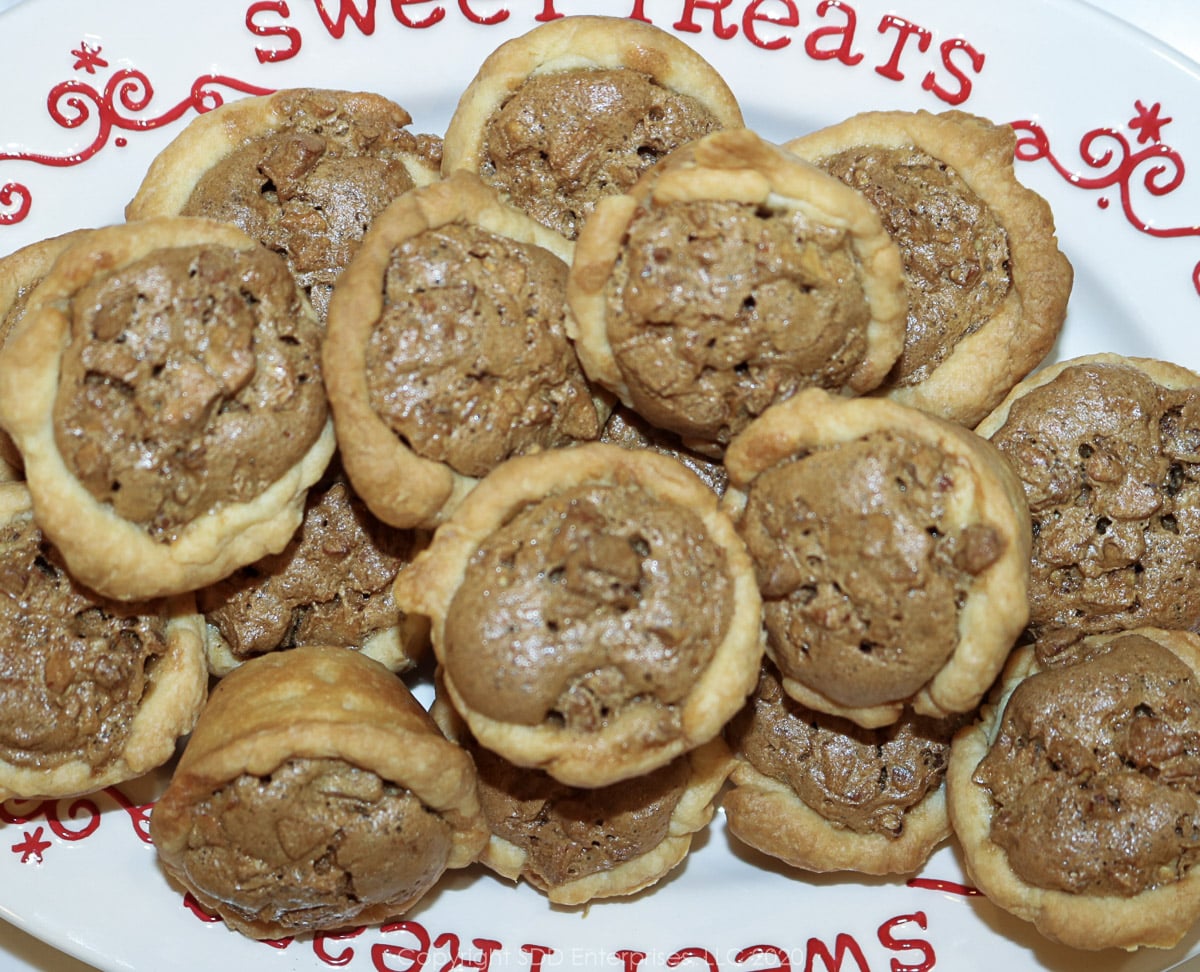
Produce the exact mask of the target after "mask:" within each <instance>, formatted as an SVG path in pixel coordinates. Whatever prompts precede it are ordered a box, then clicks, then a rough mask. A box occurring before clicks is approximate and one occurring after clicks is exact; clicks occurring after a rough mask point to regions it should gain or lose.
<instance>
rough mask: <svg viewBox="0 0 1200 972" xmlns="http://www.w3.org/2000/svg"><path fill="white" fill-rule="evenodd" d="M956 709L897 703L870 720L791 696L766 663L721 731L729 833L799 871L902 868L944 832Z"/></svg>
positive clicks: (915, 863) (922, 856) (918, 859)
mask: <svg viewBox="0 0 1200 972" xmlns="http://www.w3.org/2000/svg"><path fill="white" fill-rule="evenodd" d="M960 722H961V719H959V718H952V719H931V718H928V717H925V716H916V715H914V714H912V713H911V712H909V713H905V715H904V716H902V717H901V718H900V720H898V721H897V722H894V723H892V724H891V725H890V726H886V727H883V728H879V729H863V728H862V727H860V726H858V725H856V724H855V723H853V722H850V721H848V720H846V719H840V718H838V717H836V716H830V715H826V714H824V713H821V712H817V711H815V710H813V709H809V708H807V707H806V706H803V705H801V704H800V703H798V702H796V701H795V700H794V699H791V698H789V697H788V696H787V694H786V693H785V692H784V691H783V688H782V686H781V685H780V680H779V675H778V672H776V671H775V670H774V666H773V665H771V664H769V663H767V664H764V666H763V673H762V676H761V677H760V679H759V684H758V688H757V689H756V690H755V692H754V694H753V695H752V696H751V698H750V701H749V702H748V703H747V705H746V708H745V709H743V710H742V711H741V712H740V713H738V715H736V716H734V718H733V719H732V720H731V722H730V724H729V726H728V727H727V728H726V731H725V735H726V738H727V740H728V741H729V743H730V745H731V746H732V747H733V750H734V757H735V761H734V768H733V772H732V776H731V779H732V782H733V786H732V788H731V789H730V790H729V791H728V792H727V793H726V794H725V795H724V797H723V798H722V800H721V806H722V808H723V809H724V811H725V819H726V826H727V828H728V830H729V832H730V833H731V834H733V835H734V836H735V837H737V838H738V839H739V840H741V841H743V842H744V843H747V844H749V845H750V846H751V847H754V848H756V849H757V850H759V851H762V852H763V853H764V854H768V855H770V856H771V857H774V858H777V859H779V860H781V861H783V862H785V863H786V864H788V865H790V866H792V867H797V868H802V869H804V870H807V871H817V872H826V871H852V872H857V873H860V874H907V873H912V872H913V871H916V870H918V869H919V868H920V867H921V865H923V864H924V863H925V861H926V860H927V859H928V858H929V855H930V854H931V853H932V852H933V851H934V849H935V848H936V847H937V846H938V844H940V843H941V842H942V841H944V840H945V839H946V838H947V837H949V836H950V818H949V817H948V816H947V814H946V795H945V786H944V785H943V784H944V781H945V772H946V763H947V761H948V760H949V756H950V738H951V736H952V735H953V733H954V730H955V728H957V726H958V725H959V724H960Z"/></svg>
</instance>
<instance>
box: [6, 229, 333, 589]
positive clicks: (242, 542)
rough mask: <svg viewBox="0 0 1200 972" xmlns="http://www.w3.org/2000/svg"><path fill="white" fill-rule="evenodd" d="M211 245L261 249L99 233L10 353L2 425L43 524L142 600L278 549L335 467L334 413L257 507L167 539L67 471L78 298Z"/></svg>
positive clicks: (85, 577) (67, 253)
mask: <svg viewBox="0 0 1200 972" xmlns="http://www.w3.org/2000/svg"><path fill="white" fill-rule="evenodd" d="M189 244H204V245H217V246H226V247H230V248H233V249H235V250H236V249H243V250H244V249H251V248H257V247H259V244H258V243H257V242H255V241H254V240H252V239H250V237H248V236H246V235H245V234H244V233H242V232H241V231H240V230H238V229H237V228H236V227H233V226H230V225H226V224H221V223H215V222H211V221H208V220H199V219H188V218H185V217H164V218H161V219H156V220H148V221H144V222H141V223H138V224H123V225H117V226H112V227H106V228H104V229H98V230H94V231H91V232H90V233H88V234H87V235H86V236H83V237H81V238H80V239H79V240H78V241H77V242H75V243H73V244H72V245H71V246H68V247H67V248H66V249H65V250H64V251H63V253H62V254H61V255H60V257H59V258H58V260H57V261H56V263H55V265H54V268H53V270H52V272H51V273H49V274H48V275H47V276H46V277H45V278H44V279H43V281H42V283H41V284H40V285H39V286H38V288H37V290H36V291H35V293H34V295H33V297H34V299H33V300H32V301H31V303H30V305H29V307H28V308H27V310H26V313H25V315H24V316H23V317H22V319H21V321H20V322H19V324H18V326H17V327H16V329H15V330H14V332H13V333H12V334H11V335H10V337H9V341H8V343H7V344H6V345H5V347H4V349H3V351H2V352H0V422H2V424H3V425H4V427H5V429H6V430H7V431H8V433H9V434H10V435H11V436H12V437H13V440H14V441H15V442H16V444H17V446H18V448H19V449H20V451H21V455H22V458H23V460H24V465H25V476H26V480H27V481H28V484H29V489H30V492H31V494H32V496H33V505H34V509H35V511H36V514H37V519H38V523H39V525H40V526H41V528H42V530H43V532H44V533H45V534H46V536H47V538H49V540H50V541H51V542H52V543H53V544H54V545H55V546H56V547H57V548H58V550H59V551H60V552H61V553H62V555H63V557H64V559H65V560H66V562H67V565H68V567H69V568H70V569H71V572H72V573H73V574H74V575H75V576H76V577H77V578H78V579H79V580H80V581H82V582H83V583H85V584H87V585H88V586H90V587H92V588H93V589H94V590H96V591H98V592H99V593H101V594H104V595H106V596H109V597H114V598H120V599H125V600H137V599H144V598H151V597H159V596H166V595H171V594H177V593H181V592H185V591H192V590H196V589H197V588H199V587H202V586H204V585H205V584H208V583H211V582H212V581H215V580H217V579H219V578H220V577H223V576H225V575H226V574H228V573H229V572H231V571H232V570H234V569H235V568H237V567H239V566H242V565H244V564H247V563H251V562H253V561H255V560H257V559H258V558H259V557H261V556H263V555H264V554H267V553H273V552H278V550H280V549H282V547H283V546H284V545H285V544H286V543H287V541H288V539H289V538H290V537H291V535H292V534H293V533H294V532H295V530H296V527H297V526H298V525H299V523H300V519H301V515H302V511H303V505H304V497H305V494H306V492H307V490H308V487H309V486H310V485H312V484H313V483H314V482H316V481H317V480H318V479H319V478H320V476H321V474H322V472H323V471H324V470H325V467H326V465H327V464H328V462H329V459H330V456H331V455H332V454H333V449H334V433H333V422H332V420H331V419H330V420H327V421H326V423H325V428H324V431H323V432H322V434H321V435H320V436H319V437H318V439H317V440H316V441H315V442H313V443H312V444H311V445H310V446H309V448H308V450H307V452H306V453H305V454H304V456H303V458H302V459H301V460H300V461H298V462H297V463H295V464H294V465H293V466H292V467H291V469H290V470H289V471H288V472H287V473H286V474H285V475H283V476H281V477H280V478H278V479H277V480H276V481H275V482H274V483H272V484H271V485H270V486H269V487H268V488H267V489H266V490H264V491H263V492H262V493H260V494H259V495H258V496H257V497H255V498H254V499H252V500H250V501H247V502H234V503H228V504H226V505H224V506H223V507H221V508H219V509H215V510H213V511H211V512H210V513H209V514H207V515H205V516H202V517H200V518H198V519H196V520H194V521H193V522H191V523H190V524H188V525H187V526H186V527H185V528H183V529H182V530H181V531H180V534H179V536H178V538H177V539H176V540H174V541H172V542H170V543H159V542H157V541H156V540H154V539H153V538H151V536H150V535H149V534H148V533H147V532H146V531H145V530H144V529H143V528H142V527H141V526H140V525H138V524H135V523H133V522H130V521H128V520H125V519H122V518H121V517H119V516H118V515H117V514H116V513H115V512H114V511H113V510H112V509H111V508H110V507H109V506H107V505H104V504H101V503H100V502H98V501H97V500H96V499H95V498H94V497H93V496H92V494H91V493H90V492H89V491H88V490H87V489H86V488H85V487H84V486H83V484H82V483H81V482H80V481H79V480H78V479H77V478H76V477H75V476H74V475H73V474H72V473H71V472H70V471H69V469H68V468H67V465H66V462H65V460H64V457H63V455H62V453H61V452H60V450H59V447H58V444H57V442H56V437H55V427H54V426H55V423H54V405H55V398H56V395H57V393H58V388H59V379H60V368H61V361H62V358H63V353H64V349H65V348H66V346H67V344H68V342H69V340H70V337H71V335H70V327H71V323H70V322H71V316H70V302H71V299H72V297H73V295H74V294H76V293H77V292H78V291H79V290H80V289H81V288H82V287H84V286H85V285H86V284H87V283H88V282H89V281H91V280H92V279H93V277H94V276H95V275H97V274H102V273H108V272H111V271H112V270H113V269H114V268H117V267H121V266H125V265H127V264H129V263H131V262H133V261H135V260H137V259H139V258H140V257H142V256H144V255H146V254H148V253H152V252H154V251H155V250H157V249H161V248H170V247H175V246H184V245H189Z"/></svg>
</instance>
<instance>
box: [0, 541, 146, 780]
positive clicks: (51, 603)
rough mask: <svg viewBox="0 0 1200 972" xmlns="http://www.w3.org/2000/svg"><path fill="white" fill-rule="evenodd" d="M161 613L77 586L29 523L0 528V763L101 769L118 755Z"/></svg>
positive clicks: (133, 713)
mask: <svg viewBox="0 0 1200 972" xmlns="http://www.w3.org/2000/svg"><path fill="white" fill-rule="evenodd" d="M158 606H159V605H157V604H154V603H151V604H141V605H132V604H117V603H109V602H107V601H104V600H101V599H99V598H98V597H97V596H96V595H94V594H92V593H91V592H90V591H88V590H86V589H85V588H83V587H81V586H80V585H78V584H76V583H75V582H74V581H72V580H71V578H70V577H69V576H68V575H67V573H66V570H65V568H64V567H63V565H62V563H61V562H60V561H59V558H58V557H57V555H56V553H55V551H54V550H53V548H51V547H50V546H49V544H47V543H46V542H45V541H44V539H43V538H42V534H41V531H40V530H38V528H37V527H36V526H35V525H34V523H33V521H32V519H14V520H13V521H10V522H9V523H7V524H4V525H3V526H2V527H0V631H3V638H2V639H0V759H3V760H4V761H5V762H7V763H10V764H12V765H14V766H22V767H28V768H32V769H38V770H43V769H53V768H55V767H58V766H61V765H63V764H65V763H68V762H71V761H73V760H81V761H83V762H85V763H86V764H88V765H89V766H91V767H93V768H97V769H98V768H102V767H104V766H105V765H107V764H109V763H111V762H112V761H113V760H114V759H115V758H116V757H117V756H119V755H120V753H121V752H122V750H123V749H124V746H125V743H126V740H127V739H128V738H129V729H130V725H131V723H132V722H133V719H134V717H135V716H136V715H137V712H138V710H139V708H140V707H141V704H142V700H143V698H144V697H145V694H146V692H147V691H148V690H149V687H150V686H149V675H150V671H151V668H152V666H153V665H154V663H155V659H157V658H158V657H160V656H162V655H165V654H166V653H167V651H168V645H167V617H166V614H165V612H164V611H162V610H156V607H158ZM139 612H141V613H139Z"/></svg>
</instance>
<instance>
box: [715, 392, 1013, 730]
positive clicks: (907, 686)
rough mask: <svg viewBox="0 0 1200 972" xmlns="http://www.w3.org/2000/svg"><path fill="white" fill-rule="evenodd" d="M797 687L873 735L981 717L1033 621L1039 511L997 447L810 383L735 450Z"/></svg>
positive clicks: (775, 619) (774, 652) (771, 605)
mask: <svg viewBox="0 0 1200 972" xmlns="http://www.w3.org/2000/svg"><path fill="white" fill-rule="evenodd" d="M725 465H726V468H727V470H728V471H729V479H730V487H729V490H728V491H727V492H726V494H725V497H724V503H725V506H726V509H727V510H728V511H729V512H730V513H731V514H732V515H733V516H734V518H735V521H736V523H737V528H738V532H739V534H740V535H741V536H742V537H743V539H744V540H745V541H746V545H747V547H748V548H749V550H750V555H751V558H752V560H753V561H754V564H755V570H756V572H757V576H758V585H759V589H760V591H761V592H762V595H763V616H764V618H765V621H766V628H767V653H768V654H769V655H770V657H771V659H772V660H773V661H774V662H775V663H776V665H777V666H778V667H779V670H780V672H781V674H782V676H783V687H784V690H785V691H786V692H787V693H788V694H789V695H791V696H793V697H794V698H795V699H796V700H797V701H799V702H802V703H804V704H805V705H807V706H809V707H810V708H814V709H817V710H819V711H822V712H828V713H830V714H832V715H839V716H843V717H845V718H848V719H851V720H853V721H855V722H857V723H858V724H859V725H862V726H864V727H867V728H873V727H878V726H882V725H887V724H889V723H891V722H894V721H895V720H896V719H897V718H899V717H900V715H901V713H902V711H903V710H904V708H905V707H906V706H907V707H911V708H913V709H914V710H915V711H916V712H917V713H918V714H921V715H929V716H935V717H941V716H945V715H948V714H951V713H959V712H967V711H970V710H971V709H973V708H974V707H975V705H977V704H978V702H979V700H980V699H981V698H982V697H983V694H984V693H985V692H986V691H987V689H988V687H989V686H990V685H991V683H992V680H993V679H994V678H995V677H996V675H997V674H998V673H999V671H1000V669H1001V667H1002V666H1003V664H1004V659H1005V658H1006V657H1007V655H1008V653H1009V651H1010V649H1011V648H1012V646H1013V644H1014V642H1015V641H1016V639H1017V637H1018V636H1019V635H1020V633H1021V631H1022V629H1023V628H1024V625H1025V622H1026V620H1027V617H1028V606H1027V602H1026V587H1027V577H1028V573H1029V545H1030V537H1029V530H1030V528H1029V514H1028V511H1027V509H1026V507H1025V499H1024V495H1023V494H1022V492H1021V485H1020V482H1019V481H1018V480H1017V478H1016V476H1015V475H1013V472H1012V470H1011V469H1010V468H1009V467H1008V465H1007V463H1006V462H1005V461H1004V459H1003V457H1002V456H1001V455H1000V454H999V453H998V452H997V451H996V450H995V449H994V448H993V447H992V446H991V445H989V443H988V442H987V441H986V440H985V439H983V438H981V437H980V436H977V435H976V434H975V433H973V432H971V431H970V430H968V429H965V428H963V427H962V426H960V425H956V424H954V423H952V422H948V421H945V420H944V419H939V418H937V417H935V416H932V415H929V414H927V413H924V412H921V411H918V410H917V409H913V408H909V407H908V406H905V405H900V404H899V403H897V402H893V401H890V400H889V399H886V398H844V397H840V396H837V395H833V394H831V393H828V392H824V391H821V390H820V389H808V390H807V391H804V392H801V393H799V394H798V395H796V396H795V397H794V398H792V399H789V400H788V401H786V402H784V403H782V404H780V405H777V406H775V407H774V408H772V409H770V410H769V411H767V412H765V413H764V414H763V416H762V417H761V418H759V419H758V421H756V422H755V423H754V424H753V425H751V426H750V427H749V428H747V429H746V430H745V431H744V432H743V433H742V434H741V435H740V436H738V438H737V439H735V440H734V442H733V444H731V445H730V447H729V450H728V452H727V453H726V456H725Z"/></svg>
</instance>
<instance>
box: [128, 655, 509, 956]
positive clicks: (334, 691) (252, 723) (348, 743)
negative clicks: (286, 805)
mask: <svg viewBox="0 0 1200 972" xmlns="http://www.w3.org/2000/svg"><path fill="white" fill-rule="evenodd" d="M294 759H332V760H340V761H343V762H345V763H348V764H350V765H351V766H354V767H358V768H360V769H363V770H367V771H369V772H371V773H374V774H376V775H378V776H379V777H380V778H381V779H382V780H383V781H385V782H386V783H393V784H395V785H396V786H398V787H400V788H402V789H404V790H407V791H409V792H411V793H412V794H413V795H415V796H416V797H417V799H419V800H420V801H421V803H423V804H424V805H425V807H426V808H427V809H428V810H429V811H430V812H432V813H435V814H437V815H438V816H439V817H440V818H441V819H442V820H443V821H444V822H445V823H446V824H447V825H448V826H449V828H450V831H451V835H452V843H451V845H450V849H449V853H448V855H447V857H446V860H445V866H444V868H443V870H444V869H449V868H462V867H466V866H467V865H468V864H470V863H472V862H473V861H474V860H475V859H476V857H477V856H478V854H479V852H480V850H481V849H482V847H483V844H484V842H485V841H486V840H487V830H486V827H485V825H484V824H483V821H482V817H481V816H480V810H479V802H478V798H477V794H476V782H475V780H476V778H475V769H474V766H473V765H472V763H471V760H470V757H468V756H467V754H466V753H465V752H464V751H463V750H462V749H460V748H459V747H458V746H456V745H455V744H453V743H451V742H449V741H448V740H447V739H446V738H445V737H444V736H443V735H442V734H441V732H440V731H439V730H438V728H437V725H436V724H435V723H434V722H433V720H432V719H431V718H430V716H429V714H428V713H427V712H426V711H425V710H424V709H423V708H421V706H420V704H419V703H418V702H417V701H416V699H415V698H413V696H412V693H411V692H410V691H409V690H408V688H407V687H406V686H405V684H404V683H403V682H402V681H401V680H400V679H398V678H397V677H396V676H395V675H394V674H392V673H391V672H389V671H388V670H387V669H386V668H384V667H383V666H382V665H380V664H378V663H377V662H375V661H373V660H372V659H369V658H366V657H364V656H362V655H360V654H359V653H358V652H355V651H350V650H347V649H345V648H334V647H328V646H312V645H310V646H304V647H299V648H295V649H293V650H292V651H288V652H283V653H278V654H271V655H261V656H259V657H257V658H254V659H251V660H250V661H248V662H246V663H245V664H244V665H242V666H241V667H239V668H238V669H237V670H236V671H234V672H232V673H231V674H229V675H228V676H226V677H225V678H224V679H222V681H221V682H220V683H219V684H218V686H217V688H216V689H215V690H214V691H213V694H212V698H211V699H210V700H209V704H208V705H207V707H206V708H205V710H204V712H203V714H202V717H201V719H200V720H199V721H198V722H197V725H196V729H195V730H194V732H193V733H192V736H191V739H190V740H189V742H188V745H187V747H186V749H185V750H184V752H183V755H182V756H181V757H180V760H179V764H178V766H177V767H176V769H175V772H174V775H173V776H172V778H171V782H170V784H169V785H168V787H167V789H166V790H165V791H164V793H163V795H162V797H161V798H160V799H159V801H158V803H157V804H156V806H155V810H154V815H153V817H152V818H151V825H150V826H151V835H152V837H153V838H154V844H155V847H156V848H157V851H158V855H159V859H160V860H161V861H162V863H163V865H164V866H165V868H166V870H167V872H168V873H169V874H171V875H172V876H173V877H175V878H176V879H177V880H179V881H180V882H181V883H182V884H184V886H185V887H187V888H188V889H189V890H191V891H192V892H193V893H194V894H195V895H196V897H197V899H198V900H199V901H200V902H201V904H202V905H204V906H205V907H206V908H210V909H212V910H214V911H216V912H217V913H219V914H221V916H222V917H224V918H225V919H226V921H228V922H230V923H231V924H233V925H234V926H235V927H237V928H238V929H239V930H240V931H243V932H244V933H245V934H247V935H250V936H251V937H254V938H271V937H279V936H281V935H282V934H293V933H295V932H296V931H297V929H296V928H294V927H291V928H284V927H281V926H279V925H278V924H276V923H273V922H271V921H269V920H266V919H261V918H260V919H250V920H248V919H246V918H245V917H244V916H242V915H239V914H238V913H237V912H234V911H232V910H231V908H229V907H226V906H225V903H224V902H222V901H219V900H215V899H213V897H212V896H211V895H210V894H208V893H207V892H206V891H205V889H202V888H198V887H196V886H195V882H194V881H193V880H192V879H191V878H190V876H189V875H188V873H187V871H186V861H185V855H186V853H187V852H188V851H189V849H190V845H189V841H190V840H192V839H193V838H192V834H193V828H194V826H195V824H196V818H195V816H194V809H195V807H196V805H197V804H198V803H199V802H201V801H203V800H205V799H207V798H208V797H209V796H210V795H211V794H212V793H213V792H214V791H216V790H218V789H219V788H221V787H222V786H223V785H225V784H227V783H229V782H231V781H233V780H235V779H236V778H238V777H241V776H243V775H249V776H258V777H267V776H269V775H270V774H271V773H273V772H274V771H275V770H277V769H278V768H279V767H281V766H283V765H284V764H285V763H287V762H288V761H289V760H294ZM248 850H249V851H250V852H251V853H253V848H248ZM418 850H419V849H416V848H414V851H418ZM439 873H440V871H439ZM427 890H428V888H427V887H426V888H424V889H421V890H420V891H419V893H417V895H416V897H414V898H410V899H408V900H387V901H380V902H376V903H373V904H365V905H364V906H363V907H362V910H361V911H359V912H358V913H357V914H355V915H354V916H353V917H352V918H348V920H347V924H349V925H354V926H357V925H360V924H374V923H377V922H380V921H384V920H386V919H388V918H390V917H394V916H397V915H399V914H401V913H403V912H404V911H405V910H406V909H407V908H409V907H411V906H412V905H413V904H415V903H416V901H417V900H419V898H420V897H421V896H422V895H423V894H424V893H425V892H426V891H427ZM309 930H317V929H309Z"/></svg>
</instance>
